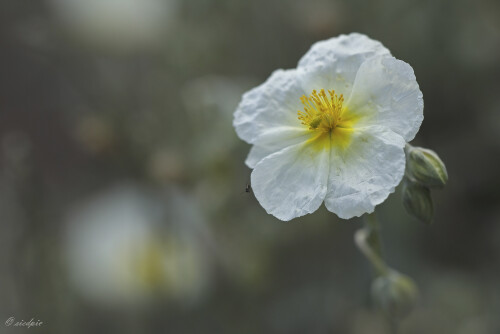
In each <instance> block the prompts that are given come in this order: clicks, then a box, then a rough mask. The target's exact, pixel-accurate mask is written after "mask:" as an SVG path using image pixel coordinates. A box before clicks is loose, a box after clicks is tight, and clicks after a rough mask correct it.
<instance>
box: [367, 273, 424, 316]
mask: <svg viewBox="0 0 500 334" xmlns="http://www.w3.org/2000/svg"><path fill="white" fill-rule="evenodd" d="M372 296H373V299H374V300H375V301H376V302H377V303H378V304H379V306H380V307H381V308H382V310H384V311H385V312H387V313H388V314H389V315H390V316H391V317H394V318H398V319H401V318H404V317H405V316H407V315H408V314H410V312H411V311H412V310H413V308H414V306H415V304H416V302H417V300H418V289H417V286H416V284H415V283H414V282H413V280H412V279H411V278H410V277H408V276H406V275H403V274H401V273H399V272H397V271H395V270H390V271H389V273H388V274H387V275H384V276H380V277H378V278H377V279H375V280H374V281H373V283H372Z"/></svg>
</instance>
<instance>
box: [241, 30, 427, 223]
mask: <svg viewBox="0 0 500 334" xmlns="http://www.w3.org/2000/svg"><path fill="white" fill-rule="evenodd" d="M422 120H423V99H422V93H421V92H420V89H419V87H418V84H417V82H416V79H415V75H414V73H413V69H412V68H411V66H410V65H408V64H406V63H405V62H403V61H401V60H397V59H396V58H394V57H393V56H391V54H390V52H389V50H387V49H386V48H385V47H384V46H383V45H382V44H381V43H380V42H378V41H375V40H372V39H370V38H368V37H367V36H364V35H361V34H350V35H342V36H339V37H337V38H332V39H329V40H326V41H321V42H318V43H316V44H314V45H313V46H312V48H311V49H310V50H309V51H308V52H307V53H306V54H305V55H304V57H302V59H301V60H300V61H299V64H298V67H297V68H296V69H290V70H277V71H275V72H274V73H273V74H272V75H271V77H270V78H269V79H268V80H267V81H266V82H265V83H263V84H262V85H260V86H258V87H256V88H254V89H252V90H250V91H249V92H247V93H246V94H244V95H243V98H242V101H241V103H240V105H239V106H238V108H237V110H236V112H235V115H234V126H235V128H236V132H237V134H238V135H239V137H240V138H241V139H243V140H245V141H246V142H248V143H250V144H253V147H252V149H251V151H250V154H249V155H248V158H247V160H246V163H247V165H248V166H249V167H250V168H253V172H252V177H251V182H252V189H253V191H254V194H255V196H256V198H257V199H258V201H259V202H260V204H261V205H262V206H263V207H264V209H266V211H267V212H268V213H270V214H273V215H274V216H276V217H277V218H279V219H281V220H290V219H293V218H295V217H300V216H303V215H305V214H308V213H312V212H314V211H316V210H317V209H318V208H319V207H320V206H321V204H322V203H323V201H324V202H325V205H326V207H327V209H328V210H330V211H331V212H333V213H335V214H337V215H338V216H339V217H341V218H345V219H348V218H351V217H354V216H360V215H362V214H364V213H366V212H373V210H374V208H375V206H376V205H378V204H380V203H382V202H383V201H384V200H385V199H386V198H387V197H388V195H389V194H390V193H392V192H393V191H394V188H395V187H396V186H397V185H398V184H399V183H400V181H401V179H402V177H403V174H404V170H405V154H404V150H403V148H404V146H405V143H406V142H407V141H410V140H412V139H413V138H414V136H415V134H416V133H417V131H418V129H419V127H420V124H421V122H422Z"/></svg>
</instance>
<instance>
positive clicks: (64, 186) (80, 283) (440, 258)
mask: <svg viewBox="0 0 500 334" xmlns="http://www.w3.org/2000/svg"><path fill="white" fill-rule="evenodd" d="M354 31H356V32H361V33H365V34H367V35H369V36H370V37H372V38H374V39H377V40H380V41H381V42H382V43H384V45H385V46H387V47H388V48H389V49H390V50H391V52H392V53H393V55H394V56H395V57H397V58H399V59H403V60H405V61H406V62H408V63H409V64H411V65H412V67H413V68H414V70H415V73H416V77H417V80H418V82H419V84H420V87H421V90H422V92H423V95H424V100H425V111H424V114H425V120H424V123H423V125H422V128H421V130H420V132H419V134H418V135H417V138H416V139H415V141H414V142H413V144H414V145H417V146H424V147H428V148H431V149H434V150H435V151H436V152H437V153H438V154H439V155H440V156H441V158H442V159H443V161H444V162H445V163H446V165H447V168H448V173H449V184H448V186H447V187H446V188H445V189H444V190H442V191H438V192H435V193H433V196H434V202H435V206H436V216H435V222H434V224H433V225H432V226H425V225H423V224H421V223H419V222H417V221H415V220H414V219H413V218H411V217H410V216H408V215H407V214H406V213H405V212H404V210H403V207H402V203H401V194H400V191H397V192H396V193H395V194H393V195H391V197H390V198H389V200H388V201H386V202H385V203H384V204H383V205H381V206H380V208H379V210H378V211H379V218H380V220H381V223H382V238H383V243H384V250H385V256H386V259H387V262H388V263H389V264H390V265H391V266H393V267H395V268H397V269H398V270H400V271H401V272H403V273H405V274H407V275H409V276H411V277H413V278H414V279H415V281H416V282H417V284H418V286H419V288H420V291H421V298H420V301H419V304H418V306H417V308H416V309H415V311H414V312H413V313H412V314H411V315H410V316H408V317H407V318H406V319H405V320H404V321H402V323H401V328H400V332H401V333H426V334H431V333H440V334H442V333H457V334H483V333H484V334H486V333H488V334H489V333H500V320H499V317H498V314H500V285H499V283H498V282H499V281H500V280H499V276H500V204H499V203H500V190H499V189H500V177H498V171H499V162H500V158H499V157H500V95H499V93H498V92H499V91H500V80H499V79H498V78H499V77H500V3H499V2H498V1H494V0H479V1H466V0H432V1H431V0H427V1H417V0H402V1H396V0H381V1H360V0H354V1H353V0H337V1H327V0H310V1H304V0H301V1H299V0H290V1H285V0H272V1H271V0H254V1H235V0H193V1H181V0H45V1H29V0H16V1H7V0H4V1H0V50H1V52H0V229H1V230H0V321H1V322H0V323H1V325H0V333H10V332H14V331H15V332H17V333H22V332H23V331H26V332H27V331H36V332H40V333H53V334H57V333H65V334H67V333H75V334H78V333H186V334H189V333H218V334H224V333H228V334H234V333H278V334H279V333H283V334H284V333H287V334H289V333H292V334H293V333H354V334H362V333H366V334H378V333H387V332H388V328H387V323H386V321H385V319H384V317H383V315H382V314H381V312H380V311H379V310H378V309H377V308H376V307H374V306H373V305H372V302H371V301H370V297H369V289H370V280H371V270H370V268H369V265H368V263H367V262H366V261H365V259H364V258H363V256H362V255H361V253H360V252H359V251H358V250H357V249H356V247H355V246H354V243H353V234H354V232H355V231H356V230H357V229H359V228H360V227H361V226H362V225H361V221H360V220H359V219H353V220H351V221H342V220H339V219H337V218H336V216H335V215H333V214H331V213H328V212H327V211H326V209H324V208H321V209H320V210H319V211H318V212H316V213H315V214H313V215H309V216H306V217H303V218H299V219H296V220H293V221H292V222H289V223H283V222H280V221H278V220H276V219H275V218H273V217H272V216H269V215H267V214H266V213H265V211H264V210H263V209H262V207H260V205H259V204H258V202H257V201H256V199H255V198H254V196H253V194H252V193H246V192H245V186H246V184H247V182H248V181H249V178H250V170H249V169H248V168H247V167H246V166H245V165H244V159H245V157H246V154H247V153H248V150H249V145H247V144H245V143H244V142H242V141H240V140H239V139H238V138H237V137H236V135H235V133H234V130H233V127H232V124H231V123H232V113H233V111H234V109H235V107H236V106H237V104H238V102H239V100H240V97H241V94H242V93H243V92H245V91H246V90H248V89H250V88H252V87H253V86H255V85H257V84H259V83H261V82H263V81H264V80H265V79H266V78H267V77H268V76H269V75H270V73H271V72H272V71H273V70H275V69H277V68H293V67H295V66H296V63H297V61H298V60H299V58H300V57H301V56H302V55H303V54H304V53H305V52H306V51H307V50H308V49H309V47H310V46H311V45H312V44H313V43H314V42H316V41H318V40H322V39H327V38H330V37H333V36H337V35H339V34H341V33H349V32H354ZM9 317H15V318H16V320H25V321H29V320H30V319H31V318H34V319H35V321H36V320H40V321H43V325H42V327H39V328H31V329H29V330H28V329H27V328H16V329H15V328H8V327H6V326H4V323H3V322H4V321H6V320H7V319H8V318H9Z"/></svg>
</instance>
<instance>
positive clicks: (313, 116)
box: [298, 89, 344, 132]
mask: <svg viewBox="0 0 500 334" xmlns="http://www.w3.org/2000/svg"><path fill="white" fill-rule="evenodd" d="M328 94H329V96H327V95H326V93H325V90H324V89H321V90H320V91H319V93H318V92H317V91H316V90H313V91H312V94H311V95H310V96H309V97H307V96H305V95H302V97H301V98H300V101H301V102H302V104H303V105H304V111H299V112H298V115H299V117H298V118H299V120H301V123H302V124H304V125H307V126H308V127H309V130H317V131H322V132H330V131H331V130H333V129H335V127H337V125H339V123H340V122H341V120H342V114H343V112H344V109H343V107H342V103H343V102H344V96H343V95H342V94H340V96H337V95H336V94H335V91H334V90H329V91H328Z"/></svg>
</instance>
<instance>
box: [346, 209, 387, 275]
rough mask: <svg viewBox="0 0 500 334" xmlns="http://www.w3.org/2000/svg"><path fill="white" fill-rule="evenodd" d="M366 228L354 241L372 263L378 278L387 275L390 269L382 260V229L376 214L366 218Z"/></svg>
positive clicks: (359, 231)
mask: <svg viewBox="0 0 500 334" xmlns="http://www.w3.org/2000/svg"><path fill="white" fill-rule="evenodd" d="M364 222H365V227H364V228H362V229H360V230H358V231H357V232H356V234H355V235H354V241H355V242H356V245H357V246H358V248H359V249H360V250H361V252H362V253H363V255H364V256H365V257H366V258H367V259H368V261H370V263H371V264H372V266H373V268H374V269H375V272H376V275H377V276H382V275H386V274H387V273H388V272H389V267H388V266H387V265H386V264H385V262H384V260H383V259H382V250H381V246H380V228H379V225H378V221H377V217H376V216H375V213H371V214H368V215H366V216H364Z"/></svg>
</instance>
